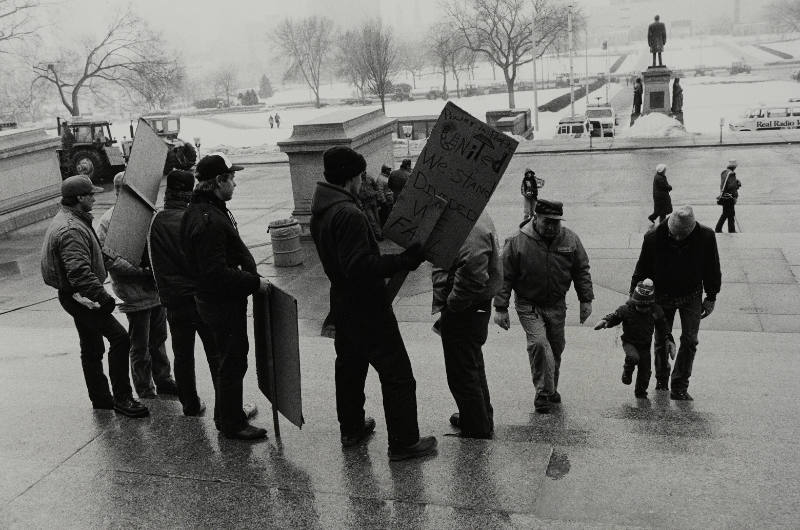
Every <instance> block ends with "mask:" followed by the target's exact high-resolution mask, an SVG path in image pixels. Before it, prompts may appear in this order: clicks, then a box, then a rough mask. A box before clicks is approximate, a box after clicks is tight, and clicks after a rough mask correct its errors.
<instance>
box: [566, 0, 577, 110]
mask: <svg viewBox="0 0 800 530" xmlns="http://www.w3.org/2000/svg"><path fill="white" fill-rule="evenodd" d="M567 9H568V11H567V32H568V34H569V37H568V38H569V113H570V116H575V68H574V67H573V65H572V53H573V50H572V48H573V46H572V4H570V5H568V6H567Z"/></svg>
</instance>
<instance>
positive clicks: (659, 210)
mask: <svg viewBox="0 0 800 530" xmlns="http://www.w3.org/2000/svg"><path fill="white" fill-rule="evenodd" d="M671 191H672V186H670V185H669V182H667V166H665V165H664V164H659V165H657V166H656V174H655V176H654V177H653V213H651V214H650V215H648V216H647V219H649V220H650V222H651V223H655V221H656V218H657V217H658V218H659V220H658V222H659V223H661V222H663V221H664V219H666V218H667V215H669V214H671V213H672V198H671V197H670V196H669V192H671Z"/></svg>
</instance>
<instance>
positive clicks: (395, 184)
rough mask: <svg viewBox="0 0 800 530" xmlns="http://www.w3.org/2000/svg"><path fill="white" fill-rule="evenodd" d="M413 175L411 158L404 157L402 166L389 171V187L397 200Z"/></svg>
mask: <svg viewBox="0 0 800 530" xmlns="http://www.w3.org/2000/svg"><path fill="white" fill-rule="evenodd" d="M410 176H411V159H410V158H404V159H403V161H402V162H400V167H399V168H397V169H395V170H394V171H392V172H391V173H389V189H390V190H392V193H393V194H394V198H395V200H397V196H398V195H400V192H401V191H403V187H405V185H406V182H408V178H409V177H410Z"/></svg>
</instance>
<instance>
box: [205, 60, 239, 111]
mask: <svg viewBox="0 0 800 530" xmlns="http://www.w3.org/2000/svg"><path fill="white" fill-rule="evenodd" d="M212 81H213V83H214V95H215V96H217V97H219V96H220V95H221V94H222V95H224V96H225V106H226V107H230V106H231V95H232V94H233V93H234V92H235V91H236V85H238V84H239V78H238V74H237V72H236V68H234V67H233V66H230V65H225V66H222V67H220V68H218V69H217V71H216V72H214V74H213V76H212Z"/></svg>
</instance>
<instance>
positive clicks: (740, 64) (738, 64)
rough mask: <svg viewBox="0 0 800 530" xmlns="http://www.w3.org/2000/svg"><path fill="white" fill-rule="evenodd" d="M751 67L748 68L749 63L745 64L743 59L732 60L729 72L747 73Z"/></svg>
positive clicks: (734, 73) (733, 73)
mask: <svg viewBox="0 0 800 530" xmlns="http://www.w3.org/2000/svg"><path fill="white" fill-rule="evenodd" d="M751 70H752V68H750V65H749V64H746V63H745V62H744V61H734V62H733V63H732V64H731V68H730V74H731V75H736V74H749V73H750V71H751Z"/></svg>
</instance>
